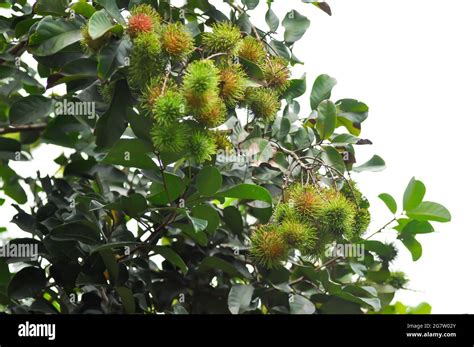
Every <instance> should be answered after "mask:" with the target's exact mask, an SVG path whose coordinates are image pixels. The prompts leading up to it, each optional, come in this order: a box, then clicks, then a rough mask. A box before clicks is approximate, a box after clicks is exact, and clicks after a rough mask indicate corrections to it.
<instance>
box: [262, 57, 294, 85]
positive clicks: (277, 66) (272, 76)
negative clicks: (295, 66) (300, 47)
mask: <svg viewBox="0 0 474 347" xmlns="http://www.w3.org/2000/svg"><path fill="white" fill-rule="evenodd" d="M262 71H263V76H264V79H265V82H266V85H267V87H269V88H272V89H275V90H276V91H277V92H278V93H279V94H281V93H283V92H284V91H285V90H286V89H287V88H288V86H289V85H290V77H291V72H290V69H288V62H287V61H286V60H285V59H283V58H281V57H272V58H269V59H267V60H266V61H265V63H264V64H263V66H262Z"/></svg>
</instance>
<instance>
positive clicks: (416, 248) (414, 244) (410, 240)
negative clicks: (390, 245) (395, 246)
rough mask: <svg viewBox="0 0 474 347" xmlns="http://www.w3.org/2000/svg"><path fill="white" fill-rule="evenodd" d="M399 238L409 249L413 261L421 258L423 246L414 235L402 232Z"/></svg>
mask: <svg viewBox="0 0 474 347" xmlns="http://www.w3.org/2000/svg"><path fill="white" fill-rule="evenodd" d="M399 238H400V240H401V241H402V243H403V244H404V245H405V247H406V248H407V249H408V250H409V251H410V253H411V257H412V259H413V261H417V260H418V259H420V258H421V255H422V253H423V248H422V247H421V243H419V242H418V241H417V240H416V239H415V237H414V236H412V235H410V234H403V235H401V236H400V237H399Z"/></svg>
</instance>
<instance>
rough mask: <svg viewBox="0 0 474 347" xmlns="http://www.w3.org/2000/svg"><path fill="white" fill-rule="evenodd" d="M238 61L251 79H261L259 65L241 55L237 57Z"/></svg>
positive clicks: (261, 73) (261, 74)
mask: <svg viewBox="0 0 474 347" xmlns="http://www.w3.org/2000/svg"><path fill="white" fill-rule="evenodd" d="M239 62H240V64H242V66H243V67H244V69H245V72H246V73H247V75H248V76H249V77H250V78H251V79H252V80H255V81H259V80H262V79H263V77H264V75H263V71H262V69H261V68H260V66H258V65H257V64H255V63H254V62H252V61H250V60H247V59H245V58H242V57H239Z"/></svg>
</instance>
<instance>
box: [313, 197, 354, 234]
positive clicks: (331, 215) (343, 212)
mask: <svg viewBox="0 0 474 347" xmlns="http://www.w3.org/2000/svg"><path fill="white" fill-rule="evenodd" d="M324 193H325V199H321V200H319V201H320V203H319V204H318V207H317V208H316V209H315V210H314V218H315V220H316V225H317V227H318V230H320V231H321V232H322V233H329V234H332V235H335V236H336V237H338V238H341V237H344V238H346V239H348V240H349V239H351V238H352V236H353V234H352V232H353V230H352V227H353V225H354V215H355V208H354V205H353V204H352V203H351V202H349V201H347V199H346V198H345V197H344V196H343V195H342V194H339V193H338V192H335V191H333V190H332V189H328V190H326V191H325V192H324Z"/></svg>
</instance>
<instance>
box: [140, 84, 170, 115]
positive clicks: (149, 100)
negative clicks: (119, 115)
mask: <svg viewBox="0 0 474 347" xmlns="http://www.w3.org/2000/svg"><path fill="white" fill-rule="evenodd" d="M168 90H174V91H176V90H177V88H176V84H175V82H174V81H173V80H172V79H167V80H166V83H165V82H164V78H163V77H162V76H158V77H153V78H151V79H150V82H148V84H147V86H146V88H145V91H144V92H143V94H142V97H141V100H142V107H144V108H146V109H148V110H153V106H154V105H155V101H156V99H158V97H160V96H161V95H163V94H164V93H166V92H167V91H168Z"/></svg>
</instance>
